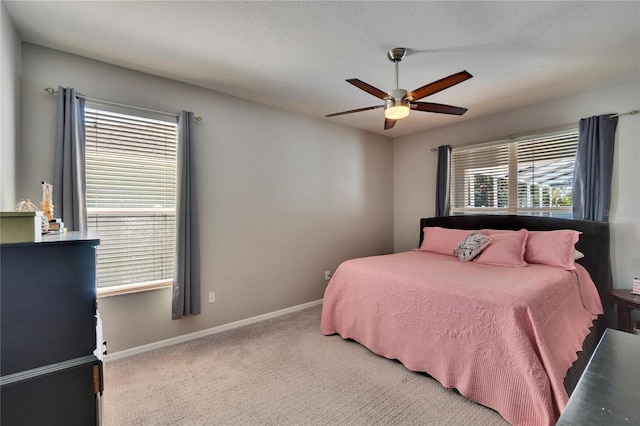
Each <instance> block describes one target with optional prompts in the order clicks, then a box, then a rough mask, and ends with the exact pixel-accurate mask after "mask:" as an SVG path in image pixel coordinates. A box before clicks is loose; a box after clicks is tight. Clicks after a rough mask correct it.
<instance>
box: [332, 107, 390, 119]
mask: <svg viewBox="0 0 640 426" xmlns="http://www.w3.org/2000/svg"><path fill="white" fill-rule="evenodd" d="M383 107H384V105H376V106H370V107H366V108H358V109H352V110H349V111H342V112H334V113H333V114H327V115H325V117H335V116H336V115H344V114H352V113H354V112H362V111H369V110H370V109H378V108H383Z"/></svg>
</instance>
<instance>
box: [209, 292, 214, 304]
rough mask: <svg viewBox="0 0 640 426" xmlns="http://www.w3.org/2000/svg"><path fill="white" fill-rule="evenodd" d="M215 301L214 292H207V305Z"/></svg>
mask: <svg viewBox="0 0 640 426" xmlns="http://www.w3.org/2000/svg"><path fill="white" fill-rule="evenodd" d="M215 301H216V293H215V292H214V291H210V292H209V303H213V302H215Z"/></svg>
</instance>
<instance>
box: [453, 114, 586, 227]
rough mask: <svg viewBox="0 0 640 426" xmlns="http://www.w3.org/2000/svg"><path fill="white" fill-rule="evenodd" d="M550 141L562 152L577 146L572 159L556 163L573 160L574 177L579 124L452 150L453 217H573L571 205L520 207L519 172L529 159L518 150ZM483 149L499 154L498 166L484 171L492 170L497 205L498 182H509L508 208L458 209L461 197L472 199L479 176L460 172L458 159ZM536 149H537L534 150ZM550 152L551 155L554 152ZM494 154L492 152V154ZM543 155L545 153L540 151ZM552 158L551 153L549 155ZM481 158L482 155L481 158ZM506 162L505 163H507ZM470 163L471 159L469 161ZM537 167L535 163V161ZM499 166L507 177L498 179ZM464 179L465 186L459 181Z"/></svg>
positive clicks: (472, 207)
mask: <svg viewBox="0 0 640 426" xmlns="http://www.w3.org/2000/svg"><path fill="white" fill-rule="evenodd" d="M549 140H555V142H556V145H554V147H553V150H555V149H557V147H560V149H566V148H565V145H566V146H567V147H568V146H570V145H571V144H574V145H575V148H574V149H573V152H572V155H571V156H566V155H565V156H563V157H558V158H557V159H556V161H558V160H560V161H562V160H561V158H567V159H568V158H573V163H572V165H571V167H570V168H571V174H573V166H574V165H575V150H576V149H577V142H578V127H577V125H571V126H565V127H562V128H559V129H558V128H557V129H556V130H553V131H547V132H545V133H536V134H534V133H533V132H531V133H530V134H523V135H521V136H518V137H512V138H509V139H503V140H497V141H492V142H486V143H480V144H474V145H467V146H461V147H453V148H452V153H451V170H450V172H451V186H450V199H451V207H450V213H449V214H450V215H452V216H457V215H469V214H504V215H522V216H554V217H567V216H569V217H573V208H572V205H568V206H551V205H548V206H540V205H538V206H527V205H524V206H519V204H520V200H521V198H520V197H521V196H522V192H520V191H519V190H518V188H519V187H520V184H521V183H522V182H520V179H519V176H518V173H519V166H520V165H523V164H527V161H528V160H526V159H522V158H521V157H519V153H518V147H519V146H526V144H528V143H529V144H532V145H533V144H534V143H536V142H537V141H541V142H544V143H547V144H548V141H549ZM482 149H486V150H495V152H496V153H495V155H496V158H497V159H496V160H495V161H496V162H497V163H496V165H493V166H491V165H487V166H485V167H484V168H486V169H487V170H488V173H487V174H488V175H490V173H489V170H492V173H493V174H494V175H493V176H492V178H493V179H494V184H493V185H494V187H495V189H494V192H495V194H494V197H493V198H494V204H495V205H497V204H498V203H500V194H499V191H498V188H497V185H498V184H499V183H498V182H497V180H498V179H506V180H507V185H508V186H507V188H508V194H507V206H506V207H504V206H498V207H495V206H490V207H475V206H465V207H457V206H458V205H460V202H459V200H460V197H462V198H463V200H464V199H467V200H469V198H470V197H471V194H470V192H468V191H471V189H468V188H470V187H471V186H472V185H471V184H468V183H469V181H470V180H471V176H477V173H474V174H473V175H469V174H470V173H472V172H470V171H469V170H470V169H464V168H463V169H462V172H461V171H459V170H457V167H456V160H457V158H456V156H457V155H462V154H465V153H470V155H471V156H472V155H473V154H472V153H473V152H474V151H475V152H478V151H480V150H482ZM533 149H535V148H533ZM499 150H503V151H505V152H500V151H499ZM553 150H552V151H550V152H551V153H552V154H553V153H554V151H553ZM529 151H532V148H529ZM491 152H493V151H491ZM541 152H544V151H541ZM547 155H549V156H551V154H547ZM479 157H481V155H479ZM505 160H506V162H505ZM467 163H469V160H467ZM533 164H535V161H534V162H533ZM498 167H502V168H504V171H503V172H506V177H499V176H498V175H499V173H497V172H496V170H498ZM482 168H483V167H477V168H476V169H475V170H478V169H482ZM460 179H462V183H460V182H458V181H459V180H460ZM460 185H462V187H463V188H464V189H463V191H464V192H463V191H460V189H459V188H460ZM531 185H532V187H533V186H535V185H537V186H538V188H540V185H539V184H536V183H535V181H534V182H533V184H531ZM572 185H573V177H572V178H571V186H572ZM538 191H539V194H542V193H543V192H544V191H542V190H540V189H539V190H538ZM526 192H527V194H526V196H527V200H528V199H529V198H530V196H531V193H530V191H529V187H527V191H526ZM547 193H548V198H547V199H548V200H549V204H551V202H552V200H551V190H549V191H548V192H547ZM539 198H540V200H541V201H542V200H543V199H544V197H543V196H542V195H540V197H539Z"/></svg>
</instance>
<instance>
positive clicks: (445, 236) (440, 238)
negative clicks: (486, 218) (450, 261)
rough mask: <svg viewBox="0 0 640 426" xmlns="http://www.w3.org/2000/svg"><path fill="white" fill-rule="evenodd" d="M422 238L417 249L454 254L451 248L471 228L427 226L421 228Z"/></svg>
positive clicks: (453, 247) (454, 246)
mask: <svg viewBox="0 0 640 426" xmlns="http://www.w3.org/2000/svg"><path fill="white" fill-rule="evenodd" d="M423 232H424V238H423V240H422V245H421V246H420V248H419V250H421V251H429V252H432V253H439V254H447V255H449V256H454V254H453V250H454V249H455V248H456V246H457V245H458V243H459V242H460V240H462V239H463V238H464V237H466V236H467V235H469V233H470V232H473V230H468V229H449V228H441V227H439V226H427V227H425V228H424V229H423Z"/></svg>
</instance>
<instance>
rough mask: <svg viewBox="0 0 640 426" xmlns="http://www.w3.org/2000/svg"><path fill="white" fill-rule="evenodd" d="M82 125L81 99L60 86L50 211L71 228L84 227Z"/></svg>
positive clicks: (78, 229)
mask: <svg viewBox="0 0 640 426" xmlns="http://www.w3.org/2000/svg"><path fill="white" fill-rule="evenodd" d="M84 129H85V126H84V99H83V98H78V97H77V94H76V90H75V89H72V88H64V87H60V86H59V87H58V115H57V123H56V145H55V153H54V161H53V213H54V217H59V218H62V221H63V222H64V226H65V227H66V228H67V229H68V230H70V231H86V230H87V205H86V183H85V142H84Z"/></svg>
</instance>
